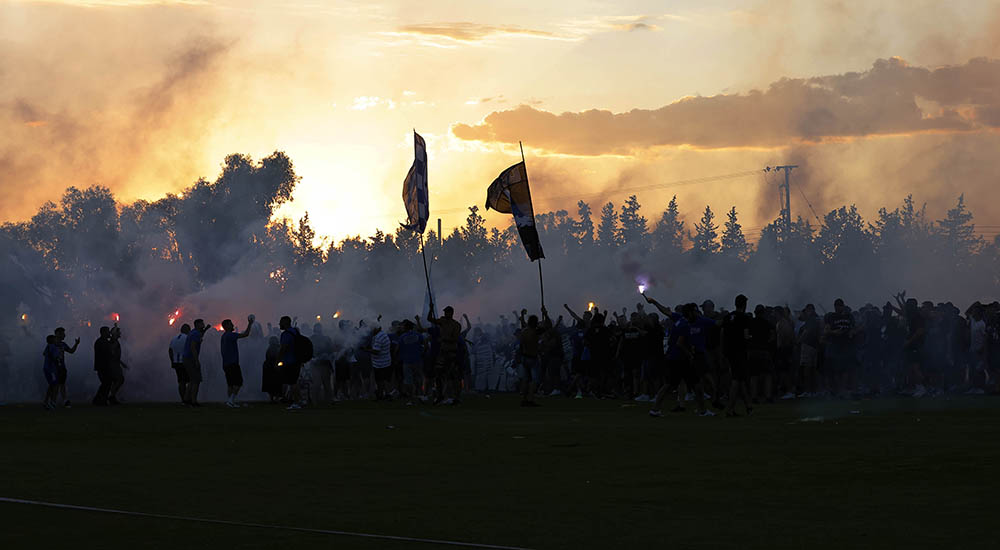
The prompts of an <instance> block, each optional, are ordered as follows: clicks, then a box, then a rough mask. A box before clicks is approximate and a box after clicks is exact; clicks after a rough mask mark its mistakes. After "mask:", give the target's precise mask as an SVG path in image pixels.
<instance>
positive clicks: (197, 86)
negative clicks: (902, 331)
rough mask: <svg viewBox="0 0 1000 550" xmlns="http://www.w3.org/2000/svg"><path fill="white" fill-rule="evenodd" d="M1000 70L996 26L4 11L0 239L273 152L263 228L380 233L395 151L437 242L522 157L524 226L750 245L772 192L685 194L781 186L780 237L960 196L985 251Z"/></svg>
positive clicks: (814, 12)
mask: <svg viewBox="0 0 1000 550" xmlns="http://www.w3.org/2000/svg"><path fill="white" fill-rule="evenodd" d="M998 59H1000V3H997V2H995V1H994V2H987V1H972V0H968V1H961V0H957V1H952V2H935V1H921V0H909V1H882V2H878V1H857V2H852V1H822V0H814V1H791V0H789V1H759V2H721V1H704V0H702V1H686V0H678V1H658V2H652V1H633V2H627V1H613V2H612V1H607V2H599V1H586V0H576V1H573V2H555V1H548V2H537V1H518V0H513V1H508V2H502V3H501V2H478V1H464V2H443V1H379V0H371V1H358V2H355V1H341V2H319V1H305V0H301V1H293V2H277V1H265V0H219V1H215V0H189V1H170V0H159V1H158V0H88V1H83V0H81V1H71V0H63V1H55V0H53V1H33V0H31V1H24V0H0V82H2V86H0V130H2V132H0V190H2V191H3V192H2V193H0V220H4V221H19V220H24V219H27V218H29V217H30V216H31V215H32V213H33V212H35V211H36V210H37V208H38V207H39V206H40V205H41V204H42V203H44V202H45V201H47V200H58V197H59V196H60V195H61V193H62V190H63V189H65V188H66V187H68V186H71V185H74V186H78V187H86V186H89V185H94V184H100V185H106V186H108V187H110V188H111V189H112V190H113V191H114V192H115V193H116V194H117V195H118V196H119V197H120V198H121V199H123V200H126V201H132V200H136V199H147V200H151V199H156V198H158V197H161V196H163V195H164V194H165V193H170V192H178V191H180V190H181V189H183V188H184V187H186V186H188V185H190V184H191V183H193V182H194V181H196V180H197V179H198V178H200V177H204V178H207V179H209V180H212V179H214V178H215V177H216V176H217V175H218V172H219V169H220V166H221V164H222V162H223V160H224V158H225V156H226V155H228V154H233V153H243V154H248V155H251V156H252V157H254V158H261V157H264V156H266V155H268V154H270V153H271V152H272V151H275V150H281V151H285V152H286V153H287V154H288V155H289V156H290V157H291V159H292V161H293V163H294V165H295V169H296V172H297V173H298V174H299V175H300V176H301V182H300V183H299V185H298V187H297V189H296V191H295V194H294V199H293V201H292V202H291V203H289V204H287V205H286V206H285V207H283V208H282V209H281V211H280V215H282V216H288V217H290V218H298V217H299V216H301V215H302V214H303V213H305V212H307V211H308V212H309V214H310V218H311V220H312V221H313V224H314V226H315V227H316V229H317V231H318V232H319V233H320V234H321V235H323V236H325V237H326V238H328V239H329V240H330V241H331V242H335V241H337V240H340V239H342V238H344V237H347V236H353V235H361V236H367V235H371V234H373V233H374V232H375V230H376V228H382V229H383V230H386V231H393V230H394V229H395V227H396V226H397V224H398V222H400V221H402V220H404V219H405V213H404V211H403V205H402V200H401V198H400V192H401V183H402V180H403V177H404V176H405V175H406V172H407V170H408V168H409V165H410V162H411V161H412V159H413V138H412V131H413V130H414V129H416V131H418V132H419V133H420V134H421V135H423V136H424V138H425V140H426V142H427V148H428V156H429V181H430V189H431V194H430V201H431V205H430V206H431V216H432V218H438V217H440V218H442V220H443V225H444V227H445V231H446V232H449V231H450V230H451V229H452V228H454V227H456V226H458V225H460V224H461V223H462V222H463V219H464V218H465V216H466V215H467V214H468V210H467V208H468V207H469V206H471V205H477V206H480V208H481V207H482V205H483V203H484V201H485V190H486V187H487V186H488V185H489V183H490V182H491V181H492V179H493V178H494V177H496V175H497V174H499V173H500V172H501V171H502V170H503V169H504V168H506V167H507V166H509V165H510V164H513V163H515V162H517V161H518V160H520V151H519V149H518V141H521V142H522V143H523V146H524V154H525V156H526V158H527V166H528V175H529V178H530V179H531V182H532V194H533V196H534V198H535V203H536V211H539V212H543V211H549V210H554V209H560V208H561V209H567V210H569V211H570V212H571V213H572V212H574V211H575V204H576V201H577V200H579V199H584V200H587V201H588V202H590V204H591V207H592V208H593V210H594V211H595V212H596V211H597V210H599V208H600V204H602V203H603V202H606V201H608V200H611V201H614V202H615V203H616V204H619V205H620V204H621V202H622V201H623V200H624V199H625V198H626V197H627V196H628V195H629V194H630V193H636V194H637V195H638V196H639V200H640V202H641V203H642V204H643V214H645V216H646V217H647V218H649V219H650V222H651V223H652V222H653V221H655V220H656V219H657V218H658V217H659V214H660V212H661V211H662V210H663V208H664V207H665V205H666V202H667V201H668V200H669V198H670V196H671V195H673V194H677V195H678V200H679V202H680V205H681V210H682V212H683V213H684V214H685V217H686V218H687V219H688V220H689V221H690V222H693V221H694V220H695V219H697V217H698V216H699V215H700V213H701V211H702V210H703V209H704V206H705V205H706V204H708V205H710V206H711V207H712V208H713V209H714V210H715V211H716V212H717V213H718V214H719V215H720V216H721V214H722V213H723V212H724V211H726V210H728V209H729V208H730V207H731V206H735V207H736V208H737V210H738V211H739V212H740V215H741V219H742V220H743V225H744V227H745V228H746V229H747V233H748V236H749V237H750V238H751V240H752V239H754V237H755V234H754V233H755V232H759V229H760V227H762V226H763V225H764V224H765V223H767V222H769V221H770V220H773V219H774V218H775V217H776V216H777V213H778V208H779V205H778V197H777V191H776V184H777V180H776V178H775V177H774V176H773V175H768V174H765V173H763V172H761V173H759V174H752V175H748V176H743V177H734V178H720V179H710V180H708V181H705V180H703V178H710V177H712V176H724V175H729V174H735V173H742V172H749V171H753V170H759V169H761V168H763V167H765V166H773V165H777V164H787V163H795V164H799V165H800V166H801V168H800V169H799V170H797V171H796V172H793V175H792V178H793V184H794V186H795V187H796V191H793V197H792V209H793V215H802V216H804V217H806V218H813V219H814V221H815V218H814V214H813V211H815V212H816V213H818V214H819V215H820V216H821V215H822V214H823V212H824V211H825V210H829V209H830V208H833V207H837V206H840V205H843V204H852V203H854V204H857V205H858V207H859V209H860V210H861V212H862V214H863V215H865V216H866V217H871V216H873V215H874V214H875V212H876V210H877V208H879V207H880V206H883V205H886V206H890V208H891V207H893V206H895V205H898V204H899V203H901V201H902V199H903V198H904V197H905V196H906V195H907V194H910V193H912V194H913V195H914V198H915V200H916V201H917V202H918V203H924V202H926V203H928V211H929V212H930V213H931V214H932V215H940V214H942V213H943V212H944V211H945V210H946V209H947V208H948V207H950V206H951V205H953V204H954V202H955V200H956V199H957V197H958V195H959V194H961V193H965V195H966V199H967V202H968V203H969V204H970V206H971V208H972V210H973V212H974V213H975V214H976V220H977V222H978V224H979V231H980V233H981V234H983V235H985V236H987V237H991V238H992V237H993V236H994V235H996V234H997V233H1000V201H997V200H996V199H997V198H998V197H997V191H996V184H997V181H998V179H1000V167H998V165H997V163H996V162H995V158H996V155H997V151H998V150H1000V149H998V146H1000V132H998V128H1000V61H997V60H998ZM689 180H700V181H699V182H697V183H686V184H683V185H675V183H677V182H687V181H689ZM487 221H488V223H489V224H491V225H505V224H506V223H508V220H507V218H506V217H505V216H504V215H501V214H496V213H492V212H491V213H489V214H487ZM432 225H433V224H432Z"/></svg>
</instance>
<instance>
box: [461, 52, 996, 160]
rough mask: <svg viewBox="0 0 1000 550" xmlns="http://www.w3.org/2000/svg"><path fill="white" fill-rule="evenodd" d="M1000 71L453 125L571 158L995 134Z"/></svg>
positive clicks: (835, 79)
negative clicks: (869, 138) (948, 134)
mask: <svg viewBox="0 0 1000 550" xmlns="http://www.w3.org/2000/svg"><path fill="white" fill-rule="evenodd" d="M998 110H1000V61H997V60H992V59H973V60H971V61H969V62H968V63H966V64H964V65H960V66H954V67H942V68H938V69H933V70H932V69H927V68H922V67H912V66H909V65H907V64H906V62H904V61H903V60H901V59H898V58H891V59H880V60H878V61H876V62H875V64H874V65H873V66H872V68H871V69H869V70H868V71H865V72H862V73H846V74H842V75H835V76H821V77H814V78H797V79H792V78H785V79H781V80H779V81H777V82H774V83H772V84H771V85H770V86H769V87H768V89H767V90H764V91H756V90H755V91H751V92H749V93H745V94H722V95H717V96H712V97H691V98H685V99H682V100H679V101H676V102H674V103H671V104H669V105H666V106H664V107H661V108H659V109H655V110H645V109H634V110H632V111H629V112H627V113H612V112H610V111H605V110H597V109H594V110H589V111H583V112H577V113H573V112H567V113H562V114H555V113H549V112H546V111H541V110H538V109H535V108H533V107H529V106H523V105H522V106H520V107H518V108H516V109H513V110H508V111H496V112H494V113H491V114H490V115H488V116H487V117H486V118H485V119H484V120H483V122H481V123H478V124H472V125H469V124H456V125H454V126H453V127H452V132H453V133H454V134H455V136H457V137H459V138H461V139H465V140H477V141H486V142H502V143H517V142H518V141H519V140H524V141H528V142H530V143H532V144H533V146H535V147H538V148H541V149H545V150H547V151H551V152H555V153H565V154H575V155H601V154H629V153H632V152H634V151H636V150H640V149H646V148H650V147H657V146H680V145H689V146H693V147H697V148H706V149H715V148H725V147H777V146H785V145H788V144H789V143H790V142H805V143H815V142H823V141H829V140H837V139H843V138H855V137H864V136H877V135H889V134H910V133H924V132H963V131H976V130H988V129H993V128H997V127H998V125H997V123H998V116H997V112H998Z"/></svg>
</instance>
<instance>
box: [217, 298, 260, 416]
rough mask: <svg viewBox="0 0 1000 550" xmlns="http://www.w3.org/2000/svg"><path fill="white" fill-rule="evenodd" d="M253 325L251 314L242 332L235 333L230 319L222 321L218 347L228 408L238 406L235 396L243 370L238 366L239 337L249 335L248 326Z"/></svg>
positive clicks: (240, 383)
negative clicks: (220, 352)
mask: <svg viewBox="0 0 1000 550" xmlns="http://www.w3.org/2000/svg"><path fill="white" fill-rule="evenodd" d="M252 326H253V315H251V316H250V317H248V318H247V328H246V330H244V331H243V332H240V333H237V332H236V326H235V325H233V321H232V319H226V320H225V321H223V322H222V331H223V332H222V340H221V344H220V348H221V350H222V372H223V373H225V375H226V386H227V393H226V406H227V407H229V408H239V407H240V405H239V403H237V402H236V396H237V394H239V393H240V388H242V387H243V370H242V369H241V368H240V346H239V344H238V342H239V340H240V339H241V338H246V337H247V336H250V327H252Z"/></svg>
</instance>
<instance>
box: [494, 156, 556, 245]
mask: <svg viewBox="0 0 1000 550" xmlns="http://www.w3.org/2000/svg"><path fill="white" fill-rule="evenodd" d="M490 208H492V209H493V210H496V211H497V212H503V213H505V214H512V215H513V216H514V223H515V224H517V232H518V234H519V235H521V244H523V245H524V250H525V252H527V253H528V257H529V258H531V261H535V260H537V259H539V258H544V257H545V253H543V252H542V243H541V242H540V241H539V240H538V230H537V229H536V228H535V211H534V209H532V207H531V189H530V188H529V187H528V171H527V168H525V166H524V161H521V162H519V163H517V164H515V165H514V166H511V167H510V168H508V169H506V170H504V171H503V172H500V175H499V176H497V179H495V180H493V183H491V184H490V188H489V189H488V190H487V191H486V209H487V210H489V209H490Z"/></svg>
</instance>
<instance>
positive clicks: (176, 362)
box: [167, 323, 191, 402]
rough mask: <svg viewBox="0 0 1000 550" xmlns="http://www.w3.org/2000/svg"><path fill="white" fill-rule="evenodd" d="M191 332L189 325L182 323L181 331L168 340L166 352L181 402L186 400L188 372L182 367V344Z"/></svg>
mask: <svg viewBox="0 0 1000 550" xmlns="http://www.w3.org/2000/svg"><path fill="white" fill-rule="evenodd" d="M190 333H191V325H189V324H187V323H184V324H183V325H181V333H180V334H178V335H177V336H174V337H173V339H172V340H170V347H169V348H167V353H168V354H169V355H170V367H171V368H172V369H174V373H175V374H176V375H177V393H178V395H180V397H181V402H184V401H186V400H187V389H188V381H189V378H188V374H187V369H185V368H184V345H185V344H187V337H188V334H190Z"/></svg>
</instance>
